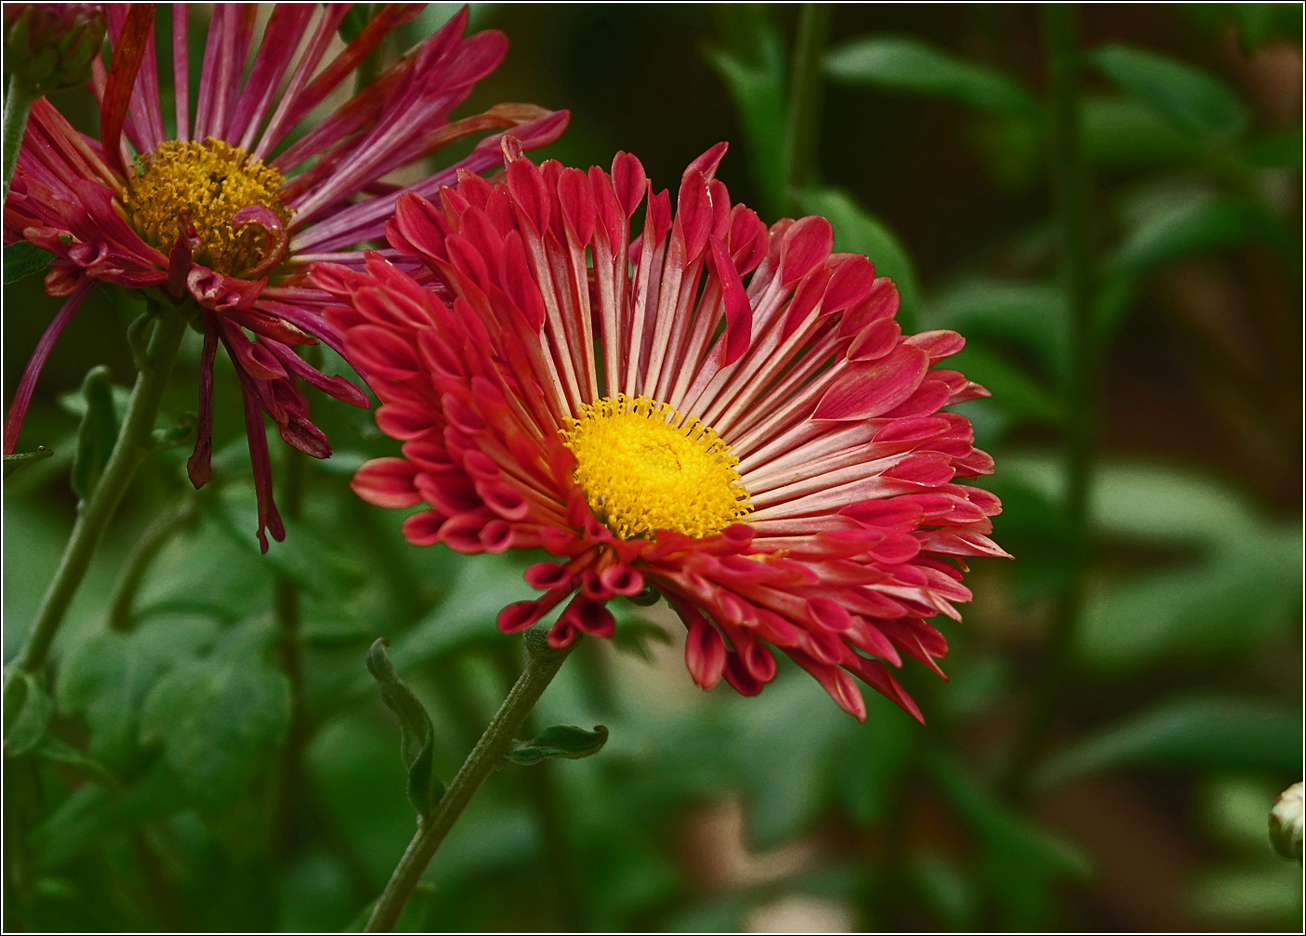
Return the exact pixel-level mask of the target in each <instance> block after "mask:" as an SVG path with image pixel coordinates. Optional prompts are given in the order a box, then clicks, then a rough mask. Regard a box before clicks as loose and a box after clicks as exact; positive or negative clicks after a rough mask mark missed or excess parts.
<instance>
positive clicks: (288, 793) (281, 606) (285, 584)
mask: <svg viewBox="0 0 1306 936" xmlns="http://www.w3.org/2000/svg"><path fill="white" fill-rule="evenodd" d="M307 458H308V456H307V455H305V454H304V453H303V452H300V451H298V450H297V449H293V448H289V447H288V448H287V451H286V459H285V464H284V465H283V466H282V471H281V485H282V486H281V510H282V512H283V513H284V514H285V516H286V517H287V518H288V519H290V520H298V519H299V514H300V508H301V506H302V505H303V501H304V474H305V469H306V468H307V465H306V464H305V463H306V461H307ZM273 595H274V597H273V603H274V606H275V608H276V615H277V625H278V628H277V629H278V635H277V657H278V662H279V663H280V665H281V671H282V672H283V673H285V675H286V680H287V682H289V684H290V730H289V731H287V732H286V742H285V746H284V747H283V748H282V750H281V773H280V776H279V778H278V789H277V812H276V820H275V822H276V826H275V828H274V829H273V835H274V836H275V842H276V847H277V851H278V852H279V853H280V855H281V857H282V858H283V859H284V858H286V857H287V856H289V855H290V854H291V853H292V852H293V851H294V846H295V819H296V815H297V814H298V812H299V809H300V806H301V804H302V803H303V800H304V769H303V760H304V756H303V755H304V746H305V745H306V744H307V743H308V736H309V726H308V717H307V711H306V710H305V707H304V659H303V654H302V652H301V650H302V648H301V633H300V601H299V597H300V596H299V586H298V585H296V584H295V582H294V580H292V579H291V578H290V577H289V576H288V575H285V574H284V573H278V574H277V577H276V580H275V582H274V583H273Z"/></svg>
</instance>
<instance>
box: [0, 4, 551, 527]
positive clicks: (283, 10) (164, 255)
mask: <svg viewBox="0 0 1306 936" xmlns="http://www.w3.org/2000/svg"><path fill="white" fill-rule="evenodd" d="M153 6H154V5H152V4H145V5H136V6H134V7H132V8H131V9H130V10H128V9H127V8H126V7H125V6H123V5H119V4H112V5H108V10H107V13H108V21H109V36H110V39H111V40H112V41H113V59H112V67H111V68H110V69H109V70H108V72H107V73H106V70H105V68H104V65H103V63H102V62H101V61H100V60H99V58H98V57H97V58H96V59H95V61H94V63H93V73H92V78H91V88H92V90H93V91H94V93H95V95H96V97H97V99H98V101H99V103H100V107H101V116H100V139H99V140H95V139H91V138H88V137H86V136H84V135H83V134H80V133H78V132H77V131H76V130H74V129H73V127H72V126H71V125H70V124H69V123H68V121H67V120H66V119H65V118H64V117H63V116H62V115H61V114H60V113H59V112H58V111H57V110H56V109H55V108H54V107H53V106H52V105H50V103H49V102H48V101H46V100H44V99H41V100H39V101H37V102H36V104H35V105H34V106H33V108H32V113H31V118H30V122H29V124H28V127H27V132H26V136H25V138H24V140H23V149H22V152H21V155H20V157H19V162H18V170H17V172H16V174H15V176H14V179H13V186H12V189H11V191H10V193H9V197H8V200H7V202H6V204H5V209H4V236H5V242H6V243H11V242H13V241H15V240H23V239H25V240H28V241H30V242H32V243H33V244H36V245H37V246H38V247H41V248H44V249H45V250H48V251H50V252H51V253H53V254H55V255H56V259H55V261H54V262H53V264H52V265H51V269H50V272H49V274H48V275H47V277H46V281H45V285H46V291H47V292H48V293H49V294H50V295H51V296H58V297H68V300H67V302H66V304H65V305H64V307H63V309H62V310H61V311H60V312H59V314H58V315H57V316H56V317H55V319H54V321H53V323H52V324H51V325H50V328H49V329H48V330H47V332H46V334H45V335H44V337H43V338H42V340H41V342H40V344H39V345H38V347H37V349H36V352H35V353H34V354H33V356H32V359H31V362H30V363H29V365H28V367H27V371H26V372H25V373H24V375H23V378H22V381H21V383H20V385H19V389H18V393H17V395H16V397H15V399H14V401H13V404H12V406H11V407H10V411H9V416H8V418H7V419H6V422H5V430H4V450H5V452H6V454H7V453H10V452H12V451H13V448H14V445H15V443H16V442H17V439H18V431H19V429H20V427H21V424H22V419H23V415H24V413H25V412H26V409H27V404H28V401H29V400H30V398H31V392H32V387H33V385H34V384H35V382H36V378H37V376H38V375H39V373H40V369H41V366H42V364H43V363H44V361H45V359H46V357H47V356H48V355H49V352H50V349H51V347H52V346H53V344H54V342H55V341H56V339H57V338H58V336H59V334H60V332H62V330H63V328H64V326H65V325H66V324H67V323H68V320H69V319H70V318H71V317H72V315H73V314H74V312H75V311H76V310H77V308H78V307H79V306H80V305H81V303H82V300H83V299H84V298H85V297H86V295H87V293H88V292H89V290H90V288H91V286H92V285H93V284H94V282H95V281H97V280H100V281H106V282H111V283H117V284H120V285H122V286H126V287H128V288H131V289H139V290H146V291H151V294H152V295H154V296H156V297H157V298H160V299H162V300H164V301H166V302H168V303H170V304H173V305H175V306H178V307H180V308H182V309H183V310H189V311H190V313H191V314H193V315H194V316H195V320H196V325H197V326H199V327H201V328H202V329H203V332H204V346H203V352H202V356H201V376H200V405H199V415H200V425H199V435H198V440H197V442H196V446H195V453H194V455H193V456H192V457H191V460H190V463H189V466H188V468H189V472H190V477H191V480H192V482H193V483H194V484H195V485H196V486H197V487H199V486H201V485H203V484H204V483H205V482H206V481H207V480H208V477H209V471H210V470H209V454H210V447H211V427H212V391H213V362H214V356H215V354H216V351H217V346H218V344H219V343H221V344H222V345H223V346H224V347H225V348H226V349H227V354H228V355H229V356H230V358H231V361H232V364H233V365H234V366H235V369H236V373H237V375H238V376H239V378H240V382H241V388H242V390H243V393H244V400H245V420H246V427H247V433H248V436H249V447H250V456H251V460H252V462H253V466H254V476H255V483H256V488H257V491H258V501H259V531H258V535H259V540H260V541H261V543H262V545H263V548H264V549H265V550H266V549H267V537H266V533H265V531H270V532H271V533H272V535H273V537H274V538H276V539H281V538H282V537H283V536H284V532H283V529H282V525H281V520H280V518H279V516H278V515H277V510H276V507H275V505H274V504H273V501H272V482H271V472H270V468H269V457H268V450H267V442H266V439H265V436H264V429H263V420H262V416H261V413H267V414H268V416H270V417H271V418H272V420H273V422H274V423H275V424H276V426H277V429H278V430H279V431H280V434H281V437H282V438H283V439H284V440H285V441H286V442H287V443H288V444H289V445H292V446H294V447H295V448H297V449H299V450H301V451H303V452H306V453H308V454H309V455H312V456H314V457H317V458H324V457H326V456H327V455H329V454H330V451H331V450H330V447H329V446H328V444H327V440H326V437H325V436H324V435H323V434H322V432H321V431H320V430H319V429H318V428H317V427H316V426H315V425H313V423H312V421H311V420H310V418H309V414H308V403H307V401H306V400H305V399H304V397H303V396H302V395H301V393H300V392H299V390H298V389H297V381H298V380H303V381H305V382H306V383H308V384H310V385H312V386H315V387H317V388H318V389H320V390H323V391H325V392H326V393H329V394H331V395H332V396H335V397H337V398H339V399H342V400H345V401H347V402H349V403H353V404H355V405H358V406H367V405H368V400H367V396H366V395H365V394H364V393H363V392H362V390H360V389H359V388H358V387H356V386H354V385H353V384H352V383H350V382H349V381H347V380H345V379H344V378H342V377H335V376H326V375H324V374H322V373H320V372H319V371H318V370H316V369H315V368H313V367H311V366H310V365H309V364H307V363H306V362H305V361H304V360H303V359H302V358H301V357H300V356H299V354H298V353H297V351H296V350H295V348H296V347H297V346H300V345H307V344H315V343H317V342H318V341H321V342H324V343H325V344H326V345H328V346H329V347H332V348H334V349H335V350H337V351H339V350H341V348H342V345H341V343H340V340H339V337H338V336H337V335H336V334H335V332H334V331H333V330H332V329H331V327H330V326H329V325H328V324H327V323H326V322H325V321H324V320H323V318H322V314H321V311H322V308H323V304H324V303H325V302H326V301H327V300H328V298H329V297H328V296H326V294H324V293H323V292H322V291H321V290H319V289H316V288H314V287H313V286H312V285H311V284H309V283H308V282H307V277H306V273H307V271H308V269H309V265H310V264H312V263H313V262H315V261H319V260H324V259H329V260H332V261H333V262H336V263H341V264H345V265H346V266H356V267H357V268H359V269H361V268H362V261H363V255H362V252H361V251H359V250H357V249H355V248H356V247H357V246H358V245H359V244H362V243H365V242H367V241H370V240H373V239H375V238H378V237H380V236H381V235H382V234H383V233H384V228H385V222H386V220H387V219H389V218H390V216H391V215H392V214H393V212H394V205H395V200H396V198H397V197H398V195H399V191H398V186H395V185H391V184H388V183H386V182H384V181H383V177H384V176H386V175H387V174H388V173H390V172H392V171H393V170H396V169H399V168H401V167H403V166H405V165H407V164H409V163H412V162H414V161H416V160H419V159H423V158H425V157H427V156H429V155H430V154H432V153H434V152H435V151H436V150H438V149H439V148H441V147H442V146H444V145H445V144H447V143H449V142H450V141H452V140H455V139H458V138H459V137H462V136H465V135H467V134H470V133H477V132H481V131H485V130H494V129H499V130H502V129H503V128H506V127H512V128H514V133H515V134H516V135H517V136H519V137H522V136H524V139H525V140H526V142H527V145H528V146H537V145H542V144H544V143H547V142H550V141H551V140H553V139H555V138H556V137H557V136H558V134H559V133H561V132H562V130H563V128H564V127H565V126H566V123H567V114H566V112H555V113H551V112H548V111H545V110H543V109H541V108H538V107H534V106H532V105H523V104H503V105H499V106H497V107H493V108H491V109H490V110H489V111H487V112H485V113H483V114H479V115H476V116H473V117H468V118H465V119H463V120H459V121H456V122H454V123H450V122H449V121H448V116H449V113H450V112H451V111H452V110H453V108H454V107H455V106H457V105H458V104H459V103H460V102H461V101H462V100H463V99H465V98H466V97H467V95H468V94H469V93H470V92H471V89H472V86H473V85H474V84H475V82H476V81H478V80H479V79H481V78H482V77H484V76H485V75H486V74H488V73H489V72H490V71H492V70H493V69H494V67H495V66H496V65H497V64H498V63H499V61H500V60H501V59H502V57H503V55H504V52H505V51H506V48H507V40H506V39H505V38H504V36H503V35H502V34H501V33H498V32H494V31H489V32H481V33H477V34H476V35H473V36H470V37H467V38H464V37H463V31H464V28H465V26H466V22H467V15H466V11H465V10H464V11H463V12H460V13H459V14H457V15H456V16H454V17H453V19H452V20H451V21H450V22H449V23H448V24H447V25H445V26H444V27H443V28H442V29H440V30H439V31H438V32H437V33H435V34H434V35H432V36H431V37H430V38H428V39H426V40H425V41H424V42H422V43H421V44H420V45H418V46H416V47H415V48H413V49H412V50H411V51H409V52H408V54H407V55H405V56H404V57H403V58H402V59H401V60H400V61H399V62H397V63H396V64H395V65H394V66H392V67H391V68H389V69H388V70H386V71H385V72H384V73H382V74H381V75H380V76H378V77H377V78H376V80H374V81H373V82H372V83H371V84H369V85H368V86H367V87H366V88H363V89H362V90H360V91H359V92H358V93H357V94H356V95H355V96H354V97H353V98H352V99H350V100H349V101H348V102H347V103H345V104H344V105H343V106H341V107H340V108H339V109H338V110H337V111H335V112H334V113H332V114H330V115H329V116H327V117H326V118H325V119H322V120H320V121H318V122H316V123H315V124H314V125H313V126H312V127H311V129H309V130H308V131H307V132H306V133H304V134H303V135H302V136H300V137H298V139H295V140H294V141H293V142H289V139H290V136H289V135H290V134H291V132H292V131H293V130H294V129H295V128H296V127H297V126H298V125H299V124H300V123H301V122H303V121H304V119H305V118H306V117H307V116H308V114H309V112H310V111H312V110H313V109H314V108H315V107H316V106H317V105H319V104H320V103H322V101H323V100H324V99H325V98H326V97H327V95H328V94H329V93H330V92H331V91H332V90H333V89H335V88H336V86H337V85H339V84H340V83H341V82H342V81H344V80H346V79H347V78H350V76H351V75H352V74H353V72H354V70H355V69H356V68H357V67H358V66H359V64H360V63H361V62H362V61H363V60H364V58H366V57H367V56H368V54H369V53H371V52H372V50H374V49H375V48H376V47H377V45H378V43H380V41H381V40H382V39H383V38H384V37H385V35H386V34H387V33H388V32H389V31H390V30H391V29H393V28H394V27H396V26H398V25H400V24H402V23H405V22H408V21H409V20H411V19H412V18H413V17H414V16H416V15H417V13H418V12H419V11H420V9H421V6H422V5H421V4H388V5H386V6H384V7H383V8H381V9H380V11H379V12H377V13H376V15H375V16H374V17H373V18H372V19H371V21H370V22H369V23H368V24H367V25H366V26H365V27H364V28H363V29H362V31H361V32H360V33H359V34H358V35H357V37H356V38H355V39H354V40H353V41H352V42H350V43H349V45H348V46H347V47H346V48H344V49H343V50H340V51H339V52H337V53H334V54H328V53H329V52H330V49H331V44H332V40H333V38H334V37H335V35H336V31H337V29H338V28H339V26H340V24H341V22H342V20H343V18H344V16H345V14H346V12H347V11H348V8H349V4H340V5H329V6H326V7H325V8H322V9H319V8H318V6H317V5H316V4H301V3H287V4H280V5H278V6H276V8H275V9H274V10H273V12H272V14H271V18H270V20H269V21H268V23H267V26H266V28H265V29H264V31H263V36H262V41H261V42H259V43H258V44H257V45H256V46H255V47H254V50H253V52H252V53H251V45H252V44H253V40H254V33H255V26H256V12H257V9H256V8H257V5H256V4H216V5H215V6H214V9H213V19H212V22H211V23H210V25H209V30H208V38H207V45H206V48H205V53H204V61H203V65H202V71H201V74H200V78H199V92H198V95H197V97H196V100H195V102H194V103H195V107H194V113H193V116H192V109H191V106H190V104H191V102H190V98H189V93H188V87H189V84H188V77H187V68H188V65H187V22H188V11H187V5H186V4H176V5H174V6H173V8H172V36H171V43H170V47H171V53H172V54H171V61H170V62H169V63H168V66H169V67H170V68H171V70H172V76H173V87H174V89H175V101H176V104H175V109H174V110H172V112H171V113H170V114H169V117H170V118H172V121H171V122H172V123H173V126H174V128H175V130H174V132H173V133H172V135H171V137H170V136H169V132H168V130H166V129H165V118H164V114H163V108H162V106H161V103H160V95H159V79H158V70H157V69H156V65H155V58H154V48H155V40H154V9H153ZM247 59H249V60H250V61H249V68H248V70H247V69H246V60H247ZM500 152H501V144H500V137H499V136H498V135H496V136H492V137H488V138H486V139H484V140H482V141H481V143H480V144H479V145H478V146H477V147H476V148H475V150H474V151H473V152H472V153H471V154H470V155H469V156H467V157H466V158H465V159H463V160H462V161H461V162H459V163H458V164H457V165H455V166H453V167H451V168H449V169H448V170H446V171H444V172H442V173H441V174H439V175H436V176H434V177H431V178H428V179H426V180H425V181H423V182H420V183H417V184H415V185H412V186H409V187H408V188H406V189H403V191H405V192H416V193H421V194H423V195H427V196H434V195H435V193H436V192H437V191H438V189H439V186H440V185H441V184H443V183H447V182H451V181H453V180H454V179H455V178H456V173H457V171H458V170H459V169H466V170H470V171H473V172H479V171H482V170H485V169H488V168H490V167H491V166H494V165H496V164H498V162H499V160H500V158H501V156H500ZM383 253H387V254H388V255H390V256H391V257H392V258H393V259H394V260H395V262H396V263H398V264H399V265H400V266H404V265H405V263H406V262H407V261H406V259H405V258H403V257H401V256H400V255H398V254H397V253H396V252H394V251H385V252H383ZM408 265H409V266H410V267H412V268H414V272H415V273H416V275H418V276H419V277H420V276H422V275H423V274H422V271H421V270H420V269H417V268H418V267H420V264H415V263H409V264H408Z"/></svg>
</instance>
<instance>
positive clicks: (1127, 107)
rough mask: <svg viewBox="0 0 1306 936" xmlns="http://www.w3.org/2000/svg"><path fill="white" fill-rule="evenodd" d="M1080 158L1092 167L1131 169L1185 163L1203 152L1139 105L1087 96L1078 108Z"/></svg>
mask: <svg viewBox="0 0 1306 936" xmlns="http://www.w3.org/2000/svg"><path fill="white" fill-rule="evenodd" d="M1079 121H1080V124H1079V125H1080V137H1081V139H1082V140H1083V146H1084V157H1085V158H1086V159H1087V160H1088V161H1089V162H1090V163H1092V164H1093V165H1096V166H1108V167H1121V168H1133V167H1137V166H1153V165H1161V164H1166V163H1177V162H1189V161H1193V160H1196V159H1198V158H1200V157H1201V155H1202V151H1203V148H1202V146H1201V144H1200V142H1199V141H1198V140H1197V139H1196V138H1194V136H1193V135H1192V134H1188V133H1184V132H1183V131H1181V130H1180V129H1179V128H1178V127H1176V126H1175V125H1174V124H1173V123H1171V122H1170V121H1168V120H1166V119H1165V118H1164V117H1162V116H1161V115H1160V114H1158V113H1157V112H1156V111H1155V110H1153V109H1152V108H1150V107H1148V106H1146V105H1145V104H1143V103H1142V102H1140V101H1138V100H1136V99H1134V98H1130V97H1121V96H1118V95H1110V96H1106V95H1088V96H1086V97H1085V98H1084V100H1083V102H1082V104H1081V106H1080V115H1079Z"/></svg>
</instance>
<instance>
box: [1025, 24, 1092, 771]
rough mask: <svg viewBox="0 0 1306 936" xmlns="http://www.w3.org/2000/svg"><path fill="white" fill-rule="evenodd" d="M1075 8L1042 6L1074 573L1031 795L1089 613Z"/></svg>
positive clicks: (1044, 696) (1086, 370)
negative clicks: (1065, 332) (1066, 334)
mask: <svg viewBox="0 0 1306 936" xmlns="http://www.w3.org/2000/svg"><path fill="white" fill-rule="evenodd" d="M1074 15H1075V9H1074V6H1073V5H1071V4H1047V5H1046V6H1044V7H1043V30H1044V41H1045V44H1046V47H1047V56H1048V75H1049V79H1050V81H1049V84H1050V92H1051V100H1050V102H1049V103H1050V108H1049V113H1048V116H1049V121H1048V143H1049V154H1048V155H1049V165H1050V171H1051V185H1052V196H1053V204H1054V208H1055V227H1056V231H1057V236H1058V240H1059V241H1060V246H1061V276H1062V286H1063V289H1064V292H1065V299H1066V308H1067V311H1068V312H1069V317H1070V370H1069V373H1068V375H1067V381H1066V389H1065V392H1066V425H1065V430H1064V438H1065V453H1064V458H1065V474H1066V489H1065V502H1064V503H1065V507H1066V517H1067V521H1068V524H1069V530H1068V532H1069V534H1070V541H1071V542H1073V543H1075V544H1076V545H1077V548H1078V554H1077V555H1075V556H1072V557H1070V558H1071V561H1072V562H1074V564H1075V568H1074V570H1073V572H1072V574H1071V575H1070V577H1069V580H1068V581H1067V583H1066V585H1065V587H1064V588H1063V589H1062V591H1061V593H1060V594H1059V595H1058V596H1057V600H1056V604H1055V607H1054V609H1053V616H1052V621H1051V627H1050V630H1049V633H1048V640H1047V646H1046V648H1045V656H1044V665H1043V671H1042V674H1041V677H1040V680H1039V683H1038V686H1037V688H1036V689H1035V693H1034V697H1033V699H1032V700H1031V703H1030V710H1029V717H1028V719H1027V720H1026V723H1025V727H1024V730H1023V731H1022V734H1021V736H1020V738H1019V739H1018V741H1017V745H1016V750H1015V756H1014V757H1013V759H1012V773H1011V777H1012V784H1011V786H1012V789H1013V792H1015V793H1016V794H1017V795H1022V794H1023V793H1024V792H1025V790H1024V787H1025V783H1026V780H1027V776H1026V775H1027V773H1028V768H1029V766H1030V763H1031V761H1032V759H1033V755H1034V753H1035V751H1036V749H1037V748H1038V745H1039V744H1040V742H1041V741H1042V739H1043V737H1044V735H1045V734H1046V733H1047V730H1048V728H1049V727H1050V726H1051V724H1052V721H1053V717H1054V715H1055V714H1056V708H1057V704H1058V702H1059V699H1060V695H1061V687H1062V684H1063V683H1064V681H1065V676H1066V673H1067V670H1068V669H1069V667H1070V658H1071V654H1072V652H1073V647H1074V642H1075V631H1076V629H1077V627H1078V623H1079V618H1080V615H1081V613H1082V609H1083V601H1084V567H1085V565H1086V562H1087V558H1088V554H1089V523H1088V499H1089V483H1090V474H1091V470H1092V454H1093V452H1092V450H1093V436H1094V424H1095V421H1096V413H1095V406H1094V388H1093V374H1094V370H1095V367H1096V361H1097V353H1096V352H1097V349H1096V345H1095V342H1094V334H1093V325H1092V312H1093V271H1092V266H1091V255H1090V245H1089V236H1090V231H1091V227H1092V224H1091V218H1090V214H1089V197H1088V177H1087V173H1086V172H1085V163H1084V155H1083V150H1082V147H1081V145H1080V139H1079V67H1080V63H1079V51H1078V49H1077V47H1076V45H1075V22H1074Z"/></svg>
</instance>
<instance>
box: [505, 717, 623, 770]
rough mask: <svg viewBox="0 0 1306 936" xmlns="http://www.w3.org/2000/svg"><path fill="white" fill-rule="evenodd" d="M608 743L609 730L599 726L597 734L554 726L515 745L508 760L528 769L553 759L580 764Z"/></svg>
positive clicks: (569, 727)
mask: <svg viewBox="0 0 1306 936" xmlns="http://www.w3.org/2000/svg"><path fill="white" fill-rule="evenodd" d="M607 743H608V729H607V728H605V727H604V726H603V725H595V726H594V730H593V731H586V730H585V729H584V728H577V727H576V726H575V725H552V726H550V727H548V728H545V729H544V730H543V731H541V732H540V733H539V734H538V735H536V736H535V737H534V738H532V739H531V740H529V741H514V742H513V743H512V747H511V748H510V749H509V751H508V753H507V754H506V755H504V756H505V758H506V759H507V760H509V761H511V762H512V763H514V764H521V765H523V766H528V765H530V764H538V763H539V762H540V761H542V760H545V759H546V758H551V757H562V758H566V759H568V760H580V759H581V758H582V757H589V756H591V755H593V754H597V753H598V752H599V751H601V750H602V749H603V745H605V744H607Z"/></svg>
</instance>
